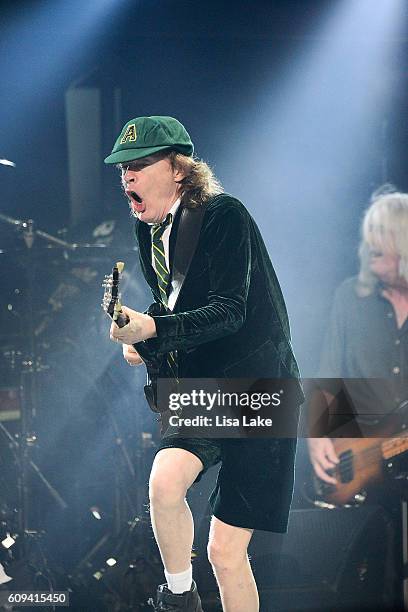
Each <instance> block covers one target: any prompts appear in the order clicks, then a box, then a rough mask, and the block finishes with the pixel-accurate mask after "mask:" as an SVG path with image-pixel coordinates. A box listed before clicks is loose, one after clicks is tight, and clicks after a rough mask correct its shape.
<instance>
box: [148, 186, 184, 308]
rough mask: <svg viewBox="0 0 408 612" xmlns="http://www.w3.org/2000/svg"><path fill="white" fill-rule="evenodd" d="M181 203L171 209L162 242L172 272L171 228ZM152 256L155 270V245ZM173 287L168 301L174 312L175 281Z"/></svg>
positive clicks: (167, 264)
mask: <svg viewBox="0 0 408 612" xmlns="http://www.w3.org/2000/svg"><path fill="white" fill-rule="evenodd" d="M180 202H181V198H178V200H176V201H175V202H174V204H173V206H172V207H171V208H170V210H169V213H171V223H169V224H168V226H167V227H166V229H165V230H164V232H163V235H162V242H163V247H164V256H165V258H166V266H167V269H168V270H170V232H171V228H172V225H173V221H174V217H175V215H176V213H177V210H178V207H179V206H180ZM167 214H168V213H167ZM166 216H167V215H166ZM151 255H152V266H153V269H154V257H153V245H152V254H151ZM171 285H172V287H171V289H170V294H169V299H168V307H169V310H173V308H174V302H175V299H174V297H173V299H172V296H175V294H174V285H173V281H172V282H171Z"/></svg>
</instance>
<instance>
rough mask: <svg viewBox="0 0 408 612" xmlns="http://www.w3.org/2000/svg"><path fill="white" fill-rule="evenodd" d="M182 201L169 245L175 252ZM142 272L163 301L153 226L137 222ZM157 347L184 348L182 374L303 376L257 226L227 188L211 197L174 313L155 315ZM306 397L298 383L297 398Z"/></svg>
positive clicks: (162, 350)
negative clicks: (153, 254) (153, 256)
mask: <svg viewBox="0 0 408 612" xmlns="http://www.w3.org/2000/svg"><path fill="white" fill-rule="evenodd" d="M180 211H181V206H180V207H179V209H178V214H176V218H175V219H174V222H173V225H172V229H171V234H170V244H169V251H170V252H169V255H170V267H171V262H172V258H173V256H174V248H175V244H176V239H177V240H179V239H180V236H177V230H178V225H179V220H180ZM135 229H136V238H137V241H138V244H139V253H140V260H141V266H142V271H143V274H144V276H145V278H146V280H147V282H148V284H149V285H150V288H151V290H152V293H153V296H154V299H155V301H156V302H158V301H160V297H159V290H158V286H157V280H156V273H155V271H154V269H153V267H152V263H151V238H150V226H149V225H147V224H146V223H143V222H139V221H137V222H136V228H135ZM154 319H155V323H156V330H157V338H152V339H150V340H148V341H147V343H148V345H149V348H151V349H153V350H154V351H155V352H156V353H157V354H159V355H160V354H164V353H166V352H168V351H172V350H177V351H178V362H179V375H180V376H181V377H184V378H201V377H204V378H210V377H228V378H252V377H253V378H259V377H262V378H267V377H269V378H280V377H282V378H296V379H297V378H298V376H299V372H298V368H297V364H296V360H295V357H294V355H293V352H292V348H291V342H290V330H289V321H288V315H287V311H286V307H285V302H284V299H283V296H282V292H281V289H280V286H279V282H278V280H277V278H276V274H275V271H274V269H273V266H272V263H271V260H270V258H269V255H268V252H267V250H266V247H265V244H264V242H263V240H262V237H261V234H260V232H259V229H258V227H257V225H256V223H255V221H254V220H253V218H252V217H251V215H250V214H249V213H248V211H247V210H246V208H245V207H244V206H243V204H242V203H241V202H240V201H239V200H237V199H236V198H233V197H232V196H230V195H228V194H221V195H218V196H215V197H213V198H211V200H210V201H209V202H208V205H207V209H206V211H205V215H204V219H203V223H202V227H201V233H200V237H199V240H198V244H197V248H196V250H195V253H194V257H193V259H192V261H191V264H190V267H189V271H188V273H187V276H186V278H185V281H184V284H183V286H182V288H181V291H180V294H179V298H178V301H177V303H176V307H175V309H174V312H173V313H172V314H168V315H163V316H154ZM302 399H303V396H302V393H301V391H300V386H299V403H301V402H302Z"/></svg>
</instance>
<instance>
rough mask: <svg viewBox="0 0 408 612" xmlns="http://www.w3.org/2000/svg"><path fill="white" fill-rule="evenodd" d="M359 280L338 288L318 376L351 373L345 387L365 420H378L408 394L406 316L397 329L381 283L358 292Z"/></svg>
mask: <svg viewBox="0 0 408 612" xmlns="http://www.w3.org/2000/svg"><path fill="white" fill-rule="evenodd" d="M356 282H357V279H356V278H349V279H347V280H346V281H344V283H342V285H340V287H339V288H338V289H337V291H336V294H335V298H334V304H333V308H332V313H331V317H330V323H329V327H328V330H327V333H326V337H325V341H324V345H323V350H322V355H321V361H320V368H319V378H323V377H328V378H330V377H332V378H337V379H347V380H345V381H344V382H343V384H344V390H345V392H346V394H347V396H348V398H349V399H350V400H351V402H352V405H353V408H354V410H355V412H356V413H357V415H359V418H360V419H361V421H362V422H364V421H367V422H376V421H378V420H379V419H381V416H382V415H385V414H389V413H390V412H392V411H394V410H395V409H396V408H397V407H398V406H399V405H400V404H401V403H402V401H404V400H406V399H408V381H407V375H408V370H407V364H408V321H405V323H404V325H403V326H402V327H401V328H400V329H398V325H397V321H396V317H395V312H394V309H393V306H392V304H391V303H390V302H389V301H388V300H387V299H386V298H384V297H383V296H382V295H381V293H380V291H381V289H380V288H378V289H377V290H375V291H374V293H373V294H371V295H369V296H367V297H360V296H358V295H357V293H356ZM350 379H355V380H350ZM333 385H334V387H335V383H334V381H332V382H331V383H330V384H329V383H327V384H326V388H327V390H329V391H331V392H333V390H334V387H333Z"/></svg>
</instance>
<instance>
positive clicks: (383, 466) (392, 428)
mask: <svg viewBox="0 0 408 612" xmlns="http://www.w3.org/2000/svg"><path fill="white" fill-rule="evenodd" d="M407 407H408V402H407V401H404V402H402V403H401V404H400V406H399V407H398V409H397V410H396V411H395V412H394V413H393V414H391V415H389V416H388V417H387V418H386V419H384V422H383V423H382V424H381V425H380V426H373V427H372V428H371V430H368V429H367V432H366V433H367V434H369V435H368V437H364V438H333V439H332V442H333V445H334V449H335V451H336V454H337V456H338V458H339V463H338V464H337V465H336V467H335V468H333V469H332V470H328V473H329V474H330V475H332V476H334V477H335V478H336V480H337V484H335V485H332V484H329V483H327V482H324V481H323V480H321V479H320V478H318V477H317V476H316V475H315V474H314V472H313V485H314V491H315V493H316V494H317V496H318V497H319V498H320V499H321V500H323V501H324V502H327V503H329V504H333V505H336V506H341V505H345V504H350V503H355V502H361V501H364V499H365V492H366V489H369V488H370V487H372V486H374V485H379V484H381V483H383V482H386V480H387V477H388V476H389V474H390V473H391V472H392V473H393V474H394V475H398V472H401V465H402V464H403V463H404V460H405V459H406V457H407V456H408V429H407V427H406V418H407V417H406V410H407ZM400 459H402V462H400V461H399V460H400ZM404 470H405V468H404V467H403V471H404Z"/></svg>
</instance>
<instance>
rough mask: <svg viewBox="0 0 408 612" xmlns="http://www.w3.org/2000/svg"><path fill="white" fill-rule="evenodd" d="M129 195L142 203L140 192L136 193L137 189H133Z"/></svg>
mask: <svg viewBox="0 0 408 612" xmlns="http://www.w3.org/2000/svg"><path fill="white" fill-rule="evenodd" d="M129 195H130V197H131V198H132V200H134V201H135V202H137V203H138V204H141V202H142V198H141V197H140V195H139V194H138V193H136V191H131V192H130V194H129Z"/></svg>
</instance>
